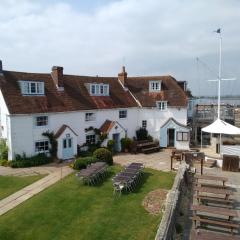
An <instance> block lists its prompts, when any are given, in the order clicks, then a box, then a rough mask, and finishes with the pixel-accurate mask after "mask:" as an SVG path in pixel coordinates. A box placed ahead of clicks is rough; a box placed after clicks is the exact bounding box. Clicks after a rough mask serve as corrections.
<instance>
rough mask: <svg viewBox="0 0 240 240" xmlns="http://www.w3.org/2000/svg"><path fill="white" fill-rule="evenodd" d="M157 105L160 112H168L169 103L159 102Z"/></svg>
mask: <svg viewBox="0 0 240 240" xmlns="http://www.w3.org/2000/svg"><path fill="white" fill-rule="evenodd" d="M156 104H157V108H158V109H159V110H160V111H165V110H167V107H168V106H167V101H157V102H156Z"/></svg>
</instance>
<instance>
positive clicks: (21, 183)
mask: <svg viewBox="0 0 240 240" xmlns="http://www.w3.org/2000/svg"><path fill="white" fill-rule="evenodd" d="M43 176H44V175H36V176H27V177H15V176H0V200H1V199H3V198H5V197H7V196H9V195H11V194H13V193H15V192H17V191H18V190H20V189H22V188H24V187H26V186H27V185H30V184H31V183H33V182H35V181H37V180H39V179H40V178H42V177H43Z"/></svg>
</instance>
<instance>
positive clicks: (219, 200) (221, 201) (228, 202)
mask: <svg viewBox="0 0 240 240" xmlns="http://www.w3.org/2000/svg"><path fill="white" fill-rule="evenodd" d="M196 198H197V200H198V202H200V201H201V202H203V203H204V202H207V203H209V202H212V203H217V204H223V205H227V206H228V207H229V208H232V207H233V203H234V200H233V199H224V198H219V197H210V196H201V195H198V196H196Z"/></svg>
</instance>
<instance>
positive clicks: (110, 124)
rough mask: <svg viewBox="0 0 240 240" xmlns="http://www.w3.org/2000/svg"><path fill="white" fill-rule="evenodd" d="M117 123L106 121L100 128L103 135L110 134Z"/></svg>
mask: <svg viewBox="0 0 240 240" xmlns="http://www.w3.org/2000/svg"><path fill="white" fill-rule="evenodd" d="M115 123H116V122H115V121H110V120H106V121H105V122H104V123H103V125H102V126H101V127H100V131H101V132H102V133H109V132H110V131H111V129H112V128H113V126H114V125H115Z"/></svg>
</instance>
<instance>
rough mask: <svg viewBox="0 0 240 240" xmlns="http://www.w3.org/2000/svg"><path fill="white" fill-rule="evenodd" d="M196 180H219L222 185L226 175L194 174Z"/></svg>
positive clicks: (225, 180)
mask: <svg viewBox="0 0 240 240" xmlns="http://www.w3.org/2000/svg"><path fill="white" fill-rule="evenodd" d="M195 179H196V182H197V183H198V180H208V181H220V182H222V183H223V186H225V182H227V181H228V179H227V178H226V177H218V176H211V175H198V174H196V175H195Z"/></svg>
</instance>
